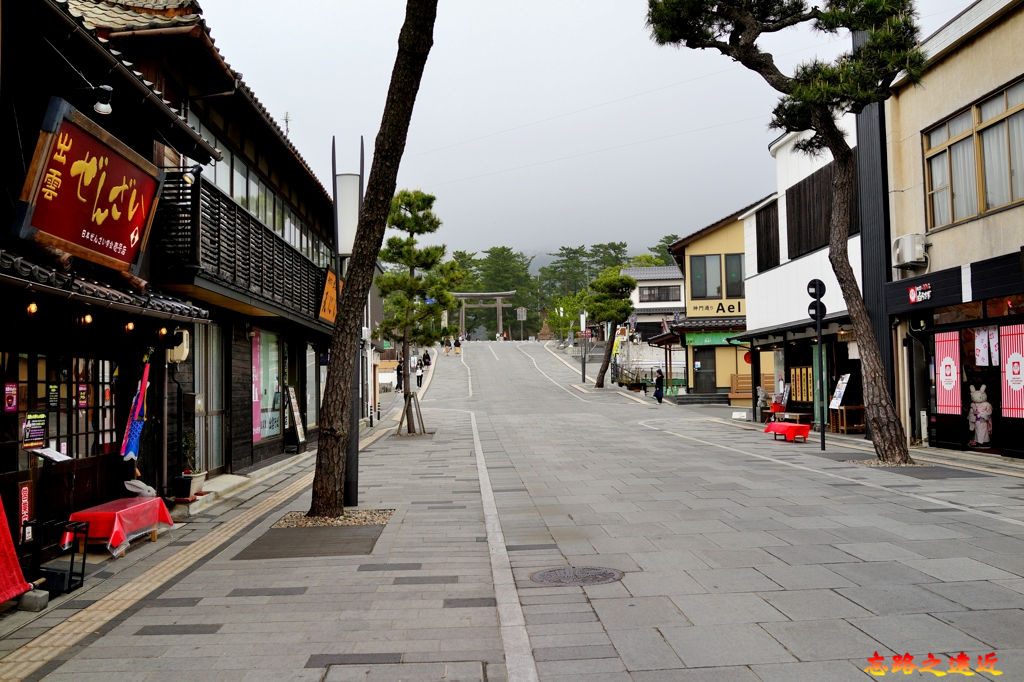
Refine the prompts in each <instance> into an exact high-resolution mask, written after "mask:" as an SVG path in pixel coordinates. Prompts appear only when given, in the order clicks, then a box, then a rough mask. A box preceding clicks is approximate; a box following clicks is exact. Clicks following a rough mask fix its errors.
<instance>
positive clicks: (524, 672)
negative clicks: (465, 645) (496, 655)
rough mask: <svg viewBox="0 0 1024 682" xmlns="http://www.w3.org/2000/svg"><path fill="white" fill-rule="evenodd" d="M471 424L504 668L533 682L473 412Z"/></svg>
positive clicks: (527, 641) (533, 667)
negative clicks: (503, 655) (502, 648)
mask: <svg viewBox="0 0 1024 682" xmlns="http://www.w3.org/2000/svg"><path fill="white" fill-rule="evenodd" d="M469 420H470V424H471V425H472V427H473V449H474V451H475V452H476V470H477V476H478V478H479V479H480V497H481V500H482V502H483V509H484V523H485V526H486V528H487V547H488V550H489V552H490V555H491V579H492V580H493V582H494V596H495V599H496V601H497V604H498V619H499V621H500V623H501V641H502V645H503V647H504V649H505V668H506V669H507V670H508V675H509V679H513V680H517V681H518V680H522V681H523V682H533V681H534V680H537V679H539V678H538V675H537V662H536V661H535V660H534V658H533V649H532V647H531V646H530V636H529V634H528V633H527V632H526V618H525V617H524V616H523V608H522V606H521V605H520V603H519V592H518V590H517V589H516V581H515V578H514V577H513V575H512V564H511V562H510V561H509V558H508V552H507V551H506V550H505V535H504V533H502V530H501V520H500V519H499V518H498V507H497V505H496V504H495V502H494V492H493V491H492V489H491V477H490V475H489V474H488V473H487V462H486V460H484V449H483V445H482V444H481V443H480V431H479V430H478V429H477V425H476V414H474V413H473V412H470V413H469Z"/></svg>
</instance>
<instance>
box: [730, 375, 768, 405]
mask: <svg viewBox="0 0 1024 682" xmlns="http://www.w3.org/2000/svg"><path fill="white" fill-rule="evenodd" d="M774 381H775V377H774V375H772V374H762V375H761V387H762V388H764V390H765V391H767V392H768V394H769V396H771V393H772V391H771V387H772V383H774ZM753 399H754V377H753V376H752V375H751V374H730V375H729V402H732V401H733V400H743V401H746V402H747V403H749V402H750V401H752V400H753Z"/></svg>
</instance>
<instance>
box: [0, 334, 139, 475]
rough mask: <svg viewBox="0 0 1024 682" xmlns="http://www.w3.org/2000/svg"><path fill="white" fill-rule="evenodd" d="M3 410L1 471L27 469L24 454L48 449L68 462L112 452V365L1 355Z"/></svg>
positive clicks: (115, 437)
mask: <svg viewBox="0 0 1024 682" xmlns="http://www.w3.org/2000/svg"><path fill="white" fill-rule="evenodd" d="M0 364H2V366H3V375H4V408H3V411H2V413H0V414H2V418H0V421H2V424H3V426H2V428H0V471H15V470H19V469H22V470H23V469H27V468H28V465H29V456H28V454H27V453H26V450H28V449H34V448H43V447H47V448H51V449H53V450H55V451H57V452H59V453H61V454H63V455H67V456H68V457H72V458H82V457H91V456H94V455H101V454H106V453H111V452H115V451H116V449H117V448H119V447H120V441H119V436H118V433H117V428H116V424H115V418H116V414H115V411H116V402H115V396H116V381H117V379H116V376H115V375H116V363H114V362H113V361H111V360H103V359H97V358H71V359H68V358H56V357H52V356H50V357H48V356H46V355H44V354H42V353H0Z"/></svg>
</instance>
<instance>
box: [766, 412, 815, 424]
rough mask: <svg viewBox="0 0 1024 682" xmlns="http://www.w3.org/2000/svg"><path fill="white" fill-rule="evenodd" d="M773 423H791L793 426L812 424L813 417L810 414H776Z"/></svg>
mask: <svg viewBox="0 0 1024 682" xmlns="http://www.w3.org/2000/svg"><path fill="white" fill-rule="evenodd" d="M775 421H777V422H792V423H795V424H813V423H814V415H813V414H811V413H810V412H776V413H775Z"/></svg>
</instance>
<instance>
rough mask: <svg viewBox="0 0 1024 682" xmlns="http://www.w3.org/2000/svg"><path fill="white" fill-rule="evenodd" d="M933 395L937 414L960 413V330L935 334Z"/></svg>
mask: <svg viewBox="0 0 1024 682" xmlns="http://www.w3.org/2000/svg"><path fill="white" fill-rule="evenodd" d="M935 397H936V401H937V403H938V413H939V414H960V413H961V411H962V408H961V404H960V332H942V333H939V334H936V335H935Z"/></svg>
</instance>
